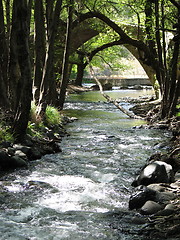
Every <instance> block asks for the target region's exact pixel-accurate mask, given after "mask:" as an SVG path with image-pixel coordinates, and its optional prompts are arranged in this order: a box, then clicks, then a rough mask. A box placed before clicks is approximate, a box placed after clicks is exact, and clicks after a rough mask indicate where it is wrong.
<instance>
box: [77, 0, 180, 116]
mask: <svg viewBox="0 0 180 240" xmlns="http://www.w3.org/2000/svg"><path fill="white" fill-rule="evenodd" d="M167 2H168V5H167V6H166V7H167V8H168V9H170V7H171V8H173V12H174V13H175V12H177V19H178V23H176V25H175V26H176V27H177V31H176V32H177V35H178V36H176V37H174V38H173V41H174V42H175V43H174V46H173V48H172V49H173V51H172V57H171V61H169V63H170V64H169V65H167V61H166V58H167V56H166V54H165V39H164V38H163V37H162V34H161V31H162V32H164V31H165V29H164V28H163V29H162V28H160V25H162V26H163V23H162V22H164V21H165V20H164V19H166V18H164V17H165V16H164V15H163V13H164V11H165V10H164V7H165V6H164V4H163V3H164V0H159V1H155V2H153V1H150V0H146V1H145V19H146V21H145V27H146V39H147V42H146V41H142V40H139V39H134V38H132V37H131V36H129V35H128V34H127V33H126V32H125V31H124V30H123V29H122V28H121V27H120V26H119V25H117V24H116V23H115V22H114V21H112V20H111V19H110V18H109V17H107V16H106V15H104V14H102V13H101V12H99V11H90V12H87V13H85V14H81V15H80V16H79V19H78V21H79V22H81V21H84V20H85V19H88V18H94V17H96V18H98V19H100V20H101V21H103V22H105V23H106V24H107V25H108V26H110V27H111V28H112V29H113V30H114V31H115V32H116V33H118V34H119V36H120V40H121V41H122V42H123V44H124V45H125V46H127V47H128V46H130V47H131V48H132V47H133V51H135V52H136V54H137V58H138V59H139V61H141V62H142V63H143V64H144V65H146V66H147V67H150V68H152V69H153V71H154V73H155V74H156V79H157V81H158V82H159V85H160V89H161V94H162V96H163V99H162V105H161V112H160V116H159V117H160V118H166V117H171V116H172V115H173V114H174V113H175V107H176V104H177V99H178V96H179V76H177V69H178V57H179V25H180V24H179V3H177V2H176V1H174V0H172V1H167ZM170 2H171V3H172V4H173V5H174V6H175V8H177V10H175V8H174V7H173V6H172V4H171V5H169V3H170ZM159 3H161V5H159ZM160 10H161V18H160ZM173 21H174V20H173ZM170 31H173V30H172V29H170ZM165 64H166V65H167V66H165Z"/></svg>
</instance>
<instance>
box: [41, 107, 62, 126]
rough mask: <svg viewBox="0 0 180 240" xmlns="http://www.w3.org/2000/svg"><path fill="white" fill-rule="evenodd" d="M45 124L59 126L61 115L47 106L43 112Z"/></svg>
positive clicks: (53, 108) (55, 109)
mask: <svg viewBox="0 0 180 240" xmlns="http://www.w3.org/2000/svg"><path fill="white" fill-rule="evenodd" d="M45 123H46V124H47V125H59V124H60V123H61V115H60V113H59V111H58V109H57V108H55V107H52V106H47V108H46V112H45Z"/></svg>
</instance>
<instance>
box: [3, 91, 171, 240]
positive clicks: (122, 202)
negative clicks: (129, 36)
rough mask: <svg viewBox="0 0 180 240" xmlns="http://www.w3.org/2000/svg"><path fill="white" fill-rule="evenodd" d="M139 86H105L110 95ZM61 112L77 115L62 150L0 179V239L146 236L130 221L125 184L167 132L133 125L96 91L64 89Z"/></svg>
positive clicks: (124, 238) (131, 93)
mask: <svg viewBox="0 0 180 240" xmlns="http://www.w3.org/2000/svg"><path fill="white" fill-rule="evenodd" d="M147 93H149V92H148V91H135V90H126V91H125V90H124V91H122V90H116V91H112V92H109V94H111V96H112V97H116V98H117V97H118V98H120V97H127V96H130V97H138V96H142V95H145V94H147ZM122 105H123V106H124V107H125V108H129V106H130V105H129V104H127V103H125V102H124V103H122ZM64 112H65V114H67V115H69V116H73V117H77V118H78V120H77V121H74V122H72V123H70V124H68V125H67V126H66V128H67V132H68V133H69V136H66V137H65V138H64V139H63V140H62V143H61V147H62V153H58V154H50V155H46V156H44V157H43V158H42V159H40V160H36V161H33V162H31V166H30V167H29V169H28V170H27V169H21V170H17V171H15V172H14V173H11V174H9V175H7V176H6V177H5V178H3V179H1V181H0V189H1V195H0V203H1V207H0V208H1V212H0V222H1V224H0V231H1V236H0V239H2V240H10V239H12V240H25V239H30V240H39V239H40V240H41V239H42V240H59V239H64V240H83V239H86V240H95V239H107V240H134V239H138V240H144V239H148V237H143V236H139V235H137V230H138V229H140V228H142V227H143V225H138V224H134V223H133V221H132V219H133V218H134V216H135V214H136V213H134V212H132V211H129V210H128V200H129V196H130V194H131V191H132V187H131V183H132V181H133V180H134V177H135V174H136V173H137V172H138V170H139V168H140V167H142V165H143V164H144V163H145V162H146V160H147V158H148V157H149V156H150V155H151V154H152V153H155V152H157V151H159V150H161V151H162V150H163V142H164V141H167V139H168V138H169V137H170V136H169V134H168V133H167V132H166V131H163V130H153V129H143V128H135V127H134V126H139V125H141V124H144V122H143V121H142V120H134V119H129V118H128V117H126V116H125V115H124V114H123V113H121V112H120V111H119V110H118V109H116V108H115V107H114V106H113V105H111V104H108V103H105V102H103V99H102V97H101V96H100V94H99V93H98V92H87V93H82V94H78V95H76V94H75V95H71V96H70V97H69V98H68V99H67V102H66V104H65V110H64ZM160 148H161V149H160ZM164 150H165V149H164Z"/></svg>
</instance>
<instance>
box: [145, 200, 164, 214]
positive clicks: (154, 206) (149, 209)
mask: <svg viewBox="0 0 180 240" xmlns="http://www.w3.org/2000/svg"><path fill="white" fill-rule="evenodd" d="M160 210H162V207H161V205H160V204H159V203H156V202H154V201H147V202H146V203H145V204H144V205H143V206H142V208H141V210H140V212H141V214H144V215H152V214H155V213H157V212H159V211H160Z"/></svg>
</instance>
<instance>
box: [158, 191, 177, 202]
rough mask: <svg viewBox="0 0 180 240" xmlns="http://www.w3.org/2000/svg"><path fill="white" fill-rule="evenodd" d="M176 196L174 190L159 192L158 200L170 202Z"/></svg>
mask: <svg viewBox="0 0 180 240" xmlns="http://www.w3.org/2000/svg"><path fill="white" fill-rule="evenodd" d="M175 198H176V195H175V194H174V193H172V192H157V193H156V201H158V202H160V203H168V202H169V201H170V200H173V199H175Z"/></svg>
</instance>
